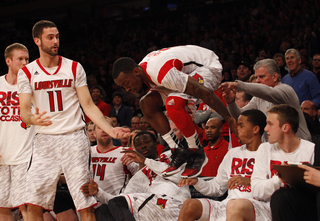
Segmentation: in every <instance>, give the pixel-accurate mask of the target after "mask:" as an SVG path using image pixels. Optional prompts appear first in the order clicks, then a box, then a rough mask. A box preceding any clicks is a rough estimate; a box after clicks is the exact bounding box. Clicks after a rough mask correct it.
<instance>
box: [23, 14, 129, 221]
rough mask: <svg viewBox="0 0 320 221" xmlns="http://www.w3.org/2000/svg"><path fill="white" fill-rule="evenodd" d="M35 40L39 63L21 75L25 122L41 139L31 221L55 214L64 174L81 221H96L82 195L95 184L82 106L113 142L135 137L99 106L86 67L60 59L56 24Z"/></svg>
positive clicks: (37, 32) (44, 25) (42, 26)
mask: <svg viewBox="0 0 320 221" xmlns="http://www.w3.org/2000/svg"><path fill="white" fill-rule="evenodd" d="M32 35H33V39H34V42H35V44H36V45H37V46H38V48H39V53H40V57H39V58H38V59H37V60H35V61H33V62H32V63H30V64H28V65H27V66H25V67H23V68H22V69H20V70H19V74H18V87H19V98H20V105H21V117H22V119H23V121H24V122H26V123H28V124H32V125H36V126H35V130H36V133H37V134H36V136H35V138H34V141H33V148H32V163H31V165H30V167H29V170H28V173H27V189H26V193H28V194H27V198H26V203H27V204H28V220H30V221H31V220H32V221H34V220H42V209H46V210H52V207H53V202H54V196H55V191H56V185H57V182H58V179H59V176H60V174H61V173H62V172H63V173H64V175H65V178H66V182H67V185H68V187H69V190H70V193H71V196H72V198H73V199H74V203H75V206H76V208H77V210H78V211H80V215H81V218H82V220H83V221H86V220H95V216H94V213H93V208H92V206H94V205H95V204H96V200H95V199H94V198H93V197H84V196H83V194H82V193H81V192H80V191H79V187H80V186H81V185H82V184H84V183H87V182H89V179H90V171H89V165H88V163H89V152H90V143H89V140H88V137H87V136H86V134H85V130H84V127H85V123H84V121H83V113H82V111H81V109H80V105H81V107H82V109H83V110H84V112H85V113H86V115H87V116H88V117H89V118H90V119H91V120H92V121H93V122H94V123H96V125H98V126H99V127H100V128H102V129H103V130H104V131H106V132H107V133H108V134H110V135H111V136H113V137H115V138H119V137H121V136H126V135H130V133H129V130H126V129H122V128H112V127H111V126H110V124H109V123H108V122H107V121H106V119H105V118H104V116H103V114H102V113H101V111H100V110H99V108H97V107H96V106H95V105H94V103H93V101H92V99H91V96H90V93H89V90H88V87H87V83H86V74H85V71H84V69H83V68H82V66H81V64H79V63H78V62H75V61H72V60H69V59H67V58H64V57H61V56H58V49H59V31H58V29H57V26H56V25H55V24H54V23H53V22H51V21H46V20H42V21H39V22H37V23H36V24H35V25H34V26H33V29H32ZM31 104H33V106H34V107H35V113H34V114H32V113H31V111H30V110H31ZM40 110H41V112H40Z"/></svg>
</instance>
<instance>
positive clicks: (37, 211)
mask: <svg viewBox="0 0 320 221" xmlns="http://www.w3.org/2000/svg"><path fill="white" fill-rule="evenodd" d="M27 213H28V214H27V216H28V217H27V218H28V221H43V215H42V207H40V206H34V205H31V204H28V205H27Z"/></svg>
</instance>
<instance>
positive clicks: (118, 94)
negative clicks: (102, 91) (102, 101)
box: [112, 92, 122, 99]
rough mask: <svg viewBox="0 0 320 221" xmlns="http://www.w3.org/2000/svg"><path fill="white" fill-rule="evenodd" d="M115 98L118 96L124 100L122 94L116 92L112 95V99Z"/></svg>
mask: <svg viewBox="0 0 320 221" xmlns="http://www.w3.org/2000/svg"><path fill="white" fill-rule="evenodd" d="M115 96H118V97H120V98H121V99H122V94H121V93H119V92H114V93H113V94H112V99H113V98H114V97H115Z"/></svg>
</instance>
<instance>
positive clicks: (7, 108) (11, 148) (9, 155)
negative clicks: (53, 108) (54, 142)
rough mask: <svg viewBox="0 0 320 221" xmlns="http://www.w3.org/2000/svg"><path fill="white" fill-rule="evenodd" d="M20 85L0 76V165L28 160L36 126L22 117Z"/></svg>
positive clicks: (15, 163)
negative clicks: (10, 82) (27, 122)
mask: <svg viewBox="0 0 320 221" xmlns="http://www.w3.org/2000/svg"><path fill="white" fill-rule="evenodd" d="M17 91H18V86H17V85H11V84H9V83H8V82H7V80H6V76H1V77H0V137H1V138H0V139H1V141H0V156H1V157H0V165H17V164H21V163H25V162H28V161H29V160H30V156H31V143H32V139H33V137H34V134H35V133H34V126H31V125H29V124H26V123H24V122H23V121H22V120H21V117H20V103H19V96H18V92H17Z"/></svg>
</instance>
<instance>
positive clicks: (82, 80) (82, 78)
mask: <svg viewBox="0 0 320 221" xmlns="http://www.w3.org/2000/svg"><path fill="white" fill-rule="evenodd" d="M74 85H75V87H76V88H77V87H82V86H86V85H87V76H86V72H85V71H84V69H83V67H82V65H81V64H80V63H78V65H77V75H76V80H75V83H74Z"/></svg>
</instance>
